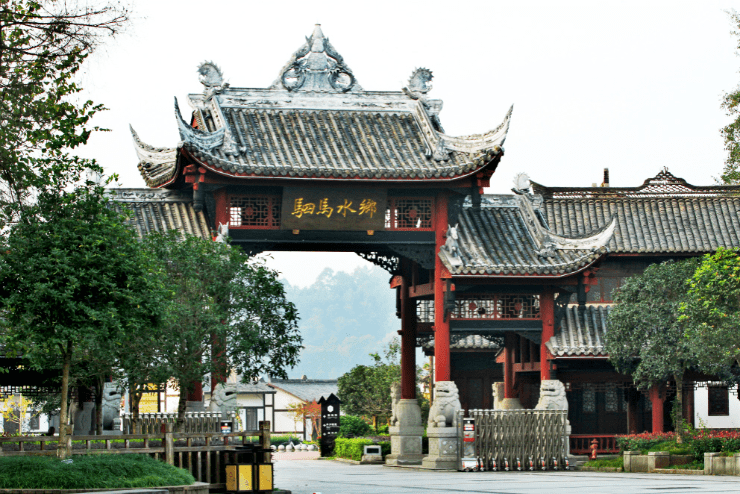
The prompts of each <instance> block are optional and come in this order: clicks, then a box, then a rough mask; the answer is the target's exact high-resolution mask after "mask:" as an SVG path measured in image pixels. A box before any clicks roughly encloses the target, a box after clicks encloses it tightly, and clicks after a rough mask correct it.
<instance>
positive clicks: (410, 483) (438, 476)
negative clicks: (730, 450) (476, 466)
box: [275, 460, 740, 494]
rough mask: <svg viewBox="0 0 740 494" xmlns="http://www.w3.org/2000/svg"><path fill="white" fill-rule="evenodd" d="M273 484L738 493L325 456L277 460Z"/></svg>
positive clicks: (677, 478) (505, 492)
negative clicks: (414, 466)
mask: <svg viewBox="0 0 740 494" xmlns="http://www.w3.org/2000/svg"><path fill="white" fill-rule="evenodd" d="M275 485H276V486H277V487H280V488H281V489H289V490H291V491H292V492H293V494H312V493H314V492H317V493H318V492H320V493H321V494H365V493H368V494H370V493H372V494H409V493H415V492H428V493H430V494H447V493H450V494H460V493H471V494H524V493H530V492H534V493H538V492H542V493H553V494H560V493H563V494H565V493H568V494H585V493H591V492H593V493H599V494H602V493H604V494H608V493H615V494H616V493H619V494H625V493H630V494H632V493H649V494H659V493H697V494H698V493H715V492H738V493H740V478H738V477H714V476H711V477H710V476H707V477H704V476H697V475H661V474H626V473H597V472H516V473H514V472H477V473H472V472H471V473H464V472H425V471H418V470H409V469H399V468H389V467H383V466H376V465H348V464H346V463H339V462H334V461H324V460H291V461H278V462H276V464H275Z"/></svg>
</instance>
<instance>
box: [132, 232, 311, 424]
mask: <svg viewBox="0 0 740 494" xmlns="http://www.w3.org/2000/svg"><path fill="white" fill-rule="evenodd" d="M144 243H145V247H146V249H147V251H148V252H149V253H150V254H151V256H152V257H154V258H156V259H159V260H160V261H161V263H162V270H163V271H164V273H165V282H166V284H167V286H168V290H169V293H170V296H169V299H168V302H167V305H166V315H165V324H164V325H163V327H162V331H161V332H160V334H159V335H158V348H160V350H161V362H162V363H163V366H164V368H165V369H166V372H167V373H168V375H169V376H171V377H173V378H174V379H176V380H177V382H178V384H179V388H180V402H179V405H178V427H180V426H181V424H182V422H183V420H184V413H185V407H186V399H187V394H188V393H189V392H192V391H193V388H194V385H195V383H197V382H202V381H203V379H204V378H205V376H206V374H212V375H215V376H217V378H218V379H219V380H223V381H225V379H226V377H227V376H228V375H229V374H231V372H232V371H236V372H237V373H238V374H239V375H240V376H242V379H243V380H244V381H245V382H250V381H252V380H253V379H255V378H257V377H258V376H260V375H262V374H270V375H272V376H275V377H281V378H287V373H286V371H285V369H286V368H287V367H292V366H294V365H295V364H296V363H297V362H298V353H299V351H300V348H301V341H302V339H301V336H300V333H299V331H298V327H297V322H298V312H297V311H296V309H295V306H294V305H293V303H291V302H289V301H288V300H287V299H286V298H285V292H284V290H283V285H282V284H281V283H280V282H279V281H278V280H277V277H278V273H277V272H276V271H274V270H271V269H269V268H267V267H266V266H265V265H264V263H261V262H256V261H253V260H250V259H249V258H248V256H247V255H246V254H244V252H243V251H242V250H241V249H239V248H238V247H232V246H229V245H228V244H224V243H220V242H214V241H212V240H211V239H202V238H198V237H194V236H191V235H186V236H184V238H181V237H180V236H179V235H178V234H177V233H174V232H172V233H170V234H168V235H149V236H148V237H147V238H146V239H145V242H144Z"/></svg>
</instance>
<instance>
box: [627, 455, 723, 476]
mask: <svg viewBox="0 0 740 494" xmlns="http://www.w3.org/2000/svg"><path fill="white" fill-rule="evenodd" d="M707 454H710V453H707ZM712 454H715V453H712ZM623 456H624V471H625V472H632V473H635V472H654V471H656V470H660V469H665V468H668V467H669V466H672V465H686V464H688V463H691V462H692V461H693V459H694V457H693V456H691V455H672V454H670V453H669V452H667V451H656V452H653V453H648V454H647V455H641V454H640V452H639V451H625V452H624V455H623ZM705 457H706V455H705ZM705 465H706V463H705ZM705 468H706V467H705Z"/></svg>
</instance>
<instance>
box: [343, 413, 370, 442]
mask: <svg viewBox="0 0 740 494" xmlns="http://www.w3.org/2000/svg"><path fill="white" fill-rule="evenodd" d="M372 431H373V428H372V427H370V424H368V423H367V422H365V419H363V418H362V417H356V416H354V415H342V417H341V418H340V419H339V434H338V437H364V436H367V435H368V434H370V433H371V432H372Z"/></svg>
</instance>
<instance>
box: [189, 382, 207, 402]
mask: <svg viewBox="0 0 740 494" xmlns="http://www.w3.org/2000/svg"><path fill="white" fill-rule="evenodd" d="M188 401H203V383H202V382H200V381H199V382H197V383H193V390H192V391H191V392H190V393H188Z"/></svg>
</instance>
